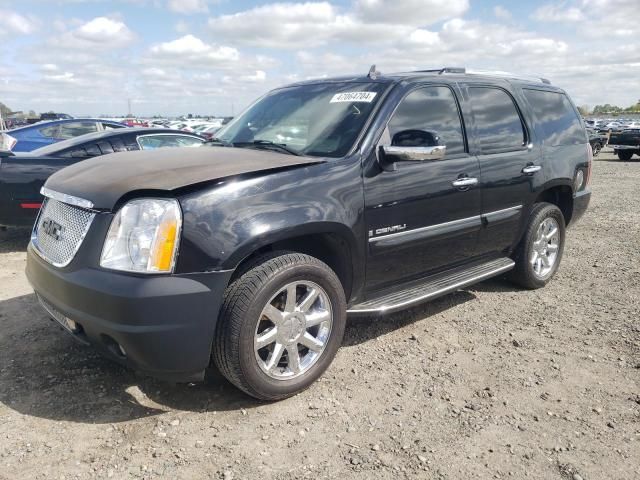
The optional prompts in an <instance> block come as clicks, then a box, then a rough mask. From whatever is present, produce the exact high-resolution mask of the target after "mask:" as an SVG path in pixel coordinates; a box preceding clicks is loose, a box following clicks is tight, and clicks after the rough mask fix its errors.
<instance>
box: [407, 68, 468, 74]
mask: <svg viewBox="0 0 640 480" xmlns="http://www.w3.org/2000/svg"><path fill="white" fill-rule="evenodd" d="M416 71H417V72H420V73H423V72H424V73H438V74H440V75H442V74H443V73H466V69H465V68H464V67H444V68H433V69H430V70H416Z"/></svg>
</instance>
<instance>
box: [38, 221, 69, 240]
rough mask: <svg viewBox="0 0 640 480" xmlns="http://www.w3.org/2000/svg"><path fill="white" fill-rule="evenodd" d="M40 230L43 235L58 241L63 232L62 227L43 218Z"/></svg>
mask: <svg viewBox="0 0 640 480" xmlns="http://www.w3.org/2000/svg"><path fill="white" fill-rule="evenodd" d="M42 229H43V230H44V233H46V234H47V235H49V236H50V237H52V238H53V239H55V240H60V238H61V237H62V232H64V227H63V226H62V225H60V224H59V223H57V222H54V221H53V220H51V219H50V218H45V219H44V221H43V222H42Z"/></svg>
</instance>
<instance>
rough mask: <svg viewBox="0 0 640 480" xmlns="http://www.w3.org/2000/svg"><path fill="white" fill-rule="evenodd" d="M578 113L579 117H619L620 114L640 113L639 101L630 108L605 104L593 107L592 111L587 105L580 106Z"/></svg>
mask: <svg viewBox="0 0 640 480" xmlns="http://www.w3.org/2000/svg"><path fill="white" fill-rule="evenodd" d="M578 111H579V112H580V114H581V115H602V114H613V115H619V114H621V113H640V100H638V101H637V102H636V104H635V105H631V106H630V107H626V108H623V107H618V106H617V105H611V104H610V103H605V104H604V105H596V106H595V107H593V109H590V108H589V106H588V105H581V106H579V107H578Z"/></svg>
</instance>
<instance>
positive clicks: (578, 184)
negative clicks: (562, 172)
mask: <svg viewBox="0 0 640 480" xmlns="http://www.w3.org/2000/svg"><path fill="white" fill-rule="evenodd" d="M583 185H584V172H583V171H582V170H578V171H577V172H576V178H575V180H574V181H573V190H574V192H578V191H580V189H582V187H583Z"/></svg>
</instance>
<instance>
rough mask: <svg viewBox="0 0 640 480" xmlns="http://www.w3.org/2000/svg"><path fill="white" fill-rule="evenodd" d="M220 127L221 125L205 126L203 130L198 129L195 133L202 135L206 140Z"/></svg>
mask: <svg viewBox="0 0 640 480" xmlns="http://www.w3.org/2000/svg"><path fill="white" fill-rule="evenodd" d="M220 128H222V127H218V126H215V125H214V126H210V127H206V128H204V129H203V130H199V131H198V132H197V133H198V134H199V135H202V136H203V137H204V138H206V139H207V140H211V139H212V138H213V137H214V136H215V134H216V133H217V132H218V131H219V130H220Z"/></svg>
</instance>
